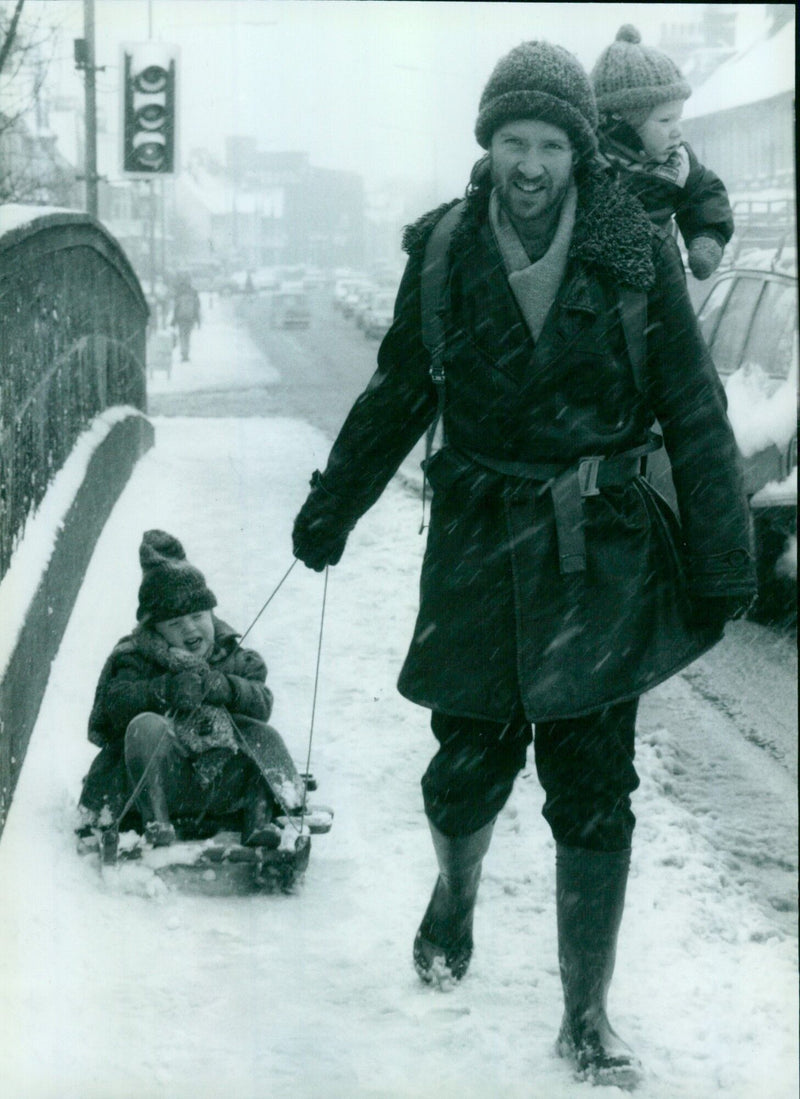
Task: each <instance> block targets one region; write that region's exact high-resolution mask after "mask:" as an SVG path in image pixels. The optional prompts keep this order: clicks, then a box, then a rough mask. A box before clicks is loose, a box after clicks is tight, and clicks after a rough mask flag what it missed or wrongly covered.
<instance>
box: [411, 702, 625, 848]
mask: <svg viewBox="0 0 800 1099" xmlns="http://www.w3.org/2000/svg"><path fill="white" fill-rule="evenodd" d="M638 702H639V700H638V699H632V700H631V701H629V702H620V703H617V704H616V705H614V706H607V707H605V708H604V709H602V710H597V711H596V712H595V713H592V714H589V715H588V716H586V717H576V718H569V719H567V720H564V721H545V722H540V723H538V724H537V725H536V727H535V737H534V734H533V731H532V728H531V725H530V723H529V722H528V721H526V719H525V718H524V717H517V718H512V719H511V720H509V721H508V722H507V723H506V724H505V725H501V724H497V723H495V722H492V721H479V720H477V719H475V718H468V717H452V716H450V715H448V714H441V713H435V712H434V713H433V714H432V715H431V728H432V729H433V733H434V736H435V737H436V739H437V740H438V741H439V750H438V752H437V753H436V755H435V756H434V757H433V759H432V760H431V762H430V764H429V766H428V769H427V771H426V772H425V774H424V775H423V777H422V795H423V800H424V804H425V812H426V814H427V816H428V818H429V819H430V820H431V822H432V823H433V824H434V825H435V826H436V827H437V828H438V829H439V831H440V832H443V833H444V834H445V835H449V836H463V835H469V834H470V833H472V832H477V831H478V829H479V828H482V827H483V826H484V825H485V824H488V823H489V821H490V820H493V819H494V817H496V816H497V814H498V813H499V812H500V810H501V809H502V808H503V806H504V805H505V803H506V801H507V800H508V797H509V795H510V794H511V789H512V787H513V785H514V780H515V778H516V776H517V775H518V774H519V772H520V771H521V770H522V768H523V767H524V766H525V760H526V755H527V749H528V745H529V744H530V743H531V742H533V744H534V752H535V759H536V771H537V774H538V776H539V781H540V783H541V785H542V787H543V789H544V793H545V802H544V807H543V809H542V813H543V815H544V817H545V819H546V820H547V822H548V824H549V825H550V829H551V831H552V833H553V837H554V839H555V840H556V842H557V843H560V844H564V845H565V846H567V847H583V848H587V849H589V850H594V851H623V850H626V849H627V848H629V847H630V845H631V837H632V835H633V829H634V824H635V817H634V815H633V812H632V810H631V800H630V795H631V794H632V793H633V791H634V790H635V789H636V788H637V786H638V785H639V778H638V776H637V774H636V770H635V768H634V765H633V757H634V733H635V726H636V710H637V707H638Z"/></svg>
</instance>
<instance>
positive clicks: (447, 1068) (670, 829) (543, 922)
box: [0, 318, 798, 1099]
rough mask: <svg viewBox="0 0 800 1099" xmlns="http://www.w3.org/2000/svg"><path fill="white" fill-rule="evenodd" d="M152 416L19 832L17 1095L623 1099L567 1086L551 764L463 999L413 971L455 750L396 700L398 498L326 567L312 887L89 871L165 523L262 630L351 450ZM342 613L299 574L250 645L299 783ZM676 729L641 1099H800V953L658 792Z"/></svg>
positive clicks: (410, 583)
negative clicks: (113, 731) (113, 723)
mask: <svg viewBox="0 0 800 1099" xmlns="http://www.w3.org/2000/svg"><path fill="white" fill-rule="evenodd" d="M207 323H209V324H210V323H211V322H210V319H208V320H207ZM220 323H222V318H220ZM226 323H228V322H226ZM250 350H251V351H252V352H253V354H254V355H255V354H257V353H256V352H255V350H254V349H253V348H252V347H251V348H250ZM254 362H255V359H254V360H252V362H250V366H249V367H248V369H251V368H253V369H254V366H253V363H254ZM262 365H263V364H262ZM225 369H226V370H228V369H229V368H228V367H227V366H226V367H225ZM176 384H177V381H176ZM154 425H155V429H156V445H155V448H154V449H153V450H152V451H151V452H150V453H149V454H147V455H146V456H145V457H144V458H143V459H142V460H141V462H140V463H139V465H138V466H137V468H136V470H135V471H134V474H133V477H132V479H131V481H130V483H129V485H128V487H127V488H126V490H125V492H124V493H123V495H122V497H121V499H120V501H119V503H118V504H117V506H116V508H115V509H114V512H113V514H112V516H111V518H110V520H109V522H108V524H107V526H106V529H105V531H104V532H103V535H102V537H101V539H100V541H99V543H98V546H97V549H96V551H95V554H94V556H93V559H92V562H91V565H90V568H89V571H88V574H87V577H86V581H85V584H84V586H83V589H82V592H81V595H80V597H79V599H78V602H77V603H76V606H75V610H74V612H73V615H72V618H71V621H70V624H69V627H68V630H67V632H66V634H65V637H64V640H63V643H62V645H61V649H60V652H59V656H58V658H57V659H56V661H55V662H54V664H53V667H52V673H51V677H50V683H49V687H48V691H47V695H46V697H45V700H44V703H43V706H42V709H41V712H40V715H39V720H38V723H37V726H36V728H35V730H34V734H33V737H32V740H31V745H30V748H29V751H28V756H27V759H26V762H25V765H24V768H23V771H22V776H21V779H20V782H19V786H18V788H17V792H16V795H15V799H14V803H13V806H12V809H11V813H10V816H9V819H8V823H7V825H6V829H5V832H4V834H3V837H2V841H0V883H2V884H0V952H1V953H0V982H2V989H3V994H2V1018H1V1019H0V1022H1V1023H2V1035H3V1041H2V1051H3V1056H2V1059H0V1093H2V1094H3V1095H5V1096H9V1097H10V1099H55V1097H58V1099H133V1097H136V1099H219V1097H222V1096H231V1097H233V1096H235V1097H236V1099H267V1097H269V1099H283V1097H289V1096H291V1097H292V1099H433V1097H436V1099H471V1097H476V1099H477V1097H481V1099H486V1097H487V1096H496V1095H497V1096H499V1095H502V1096H505V1097H507V1099H531V1097H542V1099H568V1097H570V1099H571V1097H578V1096H581V1095H586V1096H587V1099H588V1097H589V1096H592V1097H594V1096H596V1097H597V1099H600V1097H601V1096H603V1095H612V1094H621V1093H620V1092H618V1090H617V1089H613V1088H597V1089H590V1087H589V1086H588V1085H583V1084H578V1083H575V1082H573V1081H572V1080H571V1078H570V1075H569V1072H568V1069H567V1068H566V1066H565V1065H564V1064H563V1063H562V1062H560V1061H559V1060H558V1059H557V1058H556V1057H555V1055H554V1052H553V1041H554V1038H555V1034H556V1031H557V1028H558V1023H559V1018H560V983H559V977H558V966H557V960H556V935H555V906H554V851H553V843H552V840H551V838H550V836H549V832H548V829H547V826H546V824H545V822H544V820H543V819H542V818H541V816H540V807H541V801H542V795H541V791H540V788H539V785H538V782H537V779H536V775H535V770H534V768H533V760H532V755H531V759H530V766H529V767H528V769H527V771H526V772H525V773H524V774H523V775H522V776H521V777H520V779H519V781H518V782H517V785H516V788H515V791H514V793H513V796H512V798H511V800H510V802H509V804H508V806H507V807H506V809H505V810H504V812H503V813H502V815H501V818H500V820H499V822H498V827H497V830H496V836H495V840H494V843H493V846H492V849H491V850H490V852H489V855H488V857H487V859H486V863H485V875H484V883H483V886H482V890H481V895H480V898H479V903H478V908H477V913H476V944H477V945H476V953H475V958H474V961H473V965H472V968H471V970H470V973H469V975H468V977H467V979H466V980H465V981H464V983H463V984H462V985H461V986H460V987H459V988H458V989H456V990H455V991H453V992H452V993H451V994H449V995H443V994H438V993H435V992H432V991H431V990H429V989H427V988H425V987H423V986H422V985H421V984H420V983H419V981H418V979H417V977H416V976H415V974H414V972H413V969H412V967H411V960H410V955H411V942H412V939H413V935H414V931H415V929H416V926H417V923H418V921H419V918H420V916H421V914H422V911H423V909H424V907H425V904H426V903H427V899H428V895H429V892H430V889H431V886H432V884H433V880H434V877H435V869H434V859H433V853H432V849H431V845H430V840H429V837H428V834H427V827H426V823H425V818H424V814H423V810H422V800H421V794H420V790H419V777H420V775H421V774H422V772H423V770H424V768H425V766H426V765H427V761H428V759H429V757H430V755H431V753H432V749H433V739H432V736H431V734H430V733H429V730H428V725H427V713H426V712H425V711H422V710H419V709H417V708H416V707H414V706H411V705H410V704H408V703H406V702H405V701H404V700H402V699H401V698H400V697H399V696H398V695H397V693H396V690H395V686H394V684H395V679H396V675H397V672H398V671H399V668H400V663H401V661H402V657H403V654H404V652H405V647H406V644H407V642H408V639H409V637H410V633H411V629H412V625H413V621H414V614H415V609H416V596H417V579H418V572H419V566H420V562H421V558H422V552H423V542H424V539H422V538H420V537H419V536H418V534H417V530H418V526H419V517H420V511H419V501H418V500H417V499H415V498H414V497H413V496H412V495H411V494H410V493H409V492H408V491H407V490H405V489H404V488H403V486H402V485H401V484H399V483H397V484H393V485H391V486H389V489H388V490H387V492H386V493H385V495H384V496H383V498H382V499H381V500H380V501H379V502H378V504H377V505H376V506H375V508H373V509H372V511H371V512H370V513H369V514H368V515H367V516H366V517H365V518H364V519H363V520H362V522H361V523H360V524H359V526H358V527H357V528H356V530H355V532H354V533H353V534H352V535H351V538H350V542H349V544H348V548H347V550H346V552H345V555H344V558H343V559H342V562H341V564H340V565H339V566H337V567H336V568H335V569H333V570H331V573H330V579H329V586H328V601H327V611H326V618H325V630H324V638H323V659H322V671H321V678H320V686H319V699H318V704H317V712H316V717H315V731H314V742H313V745H312V770H313V771H314V773H315V775H316V776H317V779H318V782H319V791H318V793H317V794H316V795H315V797H316V798H317V799H318V801H319V802H320V803H324V804H329V805H332V806H333V807H334V808H335V810H336V819H335V822H334V827H333V830H332V831H331V832H330V833H329V834H328V835H327V836H320V837H315V838H314V839H313V842H312V854H311V864H310V867H309V870H308V873H307V875H306V878H305V881H304V882H303V884H302V885H301V887H300V888H299V889H298V891H297V893H296V894H295V895H292V896H283V895H277V896H263V897H246V898H242V897H238V898H201V897H191V896H187V895H181V894H176V893H166V892H163V891H159V890H157V889H155V888H153V889H152V890H148V889H147V888H143V887H141V884H140V886H139V887H137V889H134V890H132V891H128V890H127V888H126V886H125V882H124V880H122V879H118V878H117V877H116V875H115V874H114V873H113V872H112V873H110V874H108V875H107V876H106V878H105V879H103V878H102V877H101V875H100V873H99V871H98V868H97V866H96V865H95V864H93V863H92V862H91V861H89V860H87V859H81V858H79V857H78V856H77V855H76V853H75V844H74V839H73V834H72V828H73V825H74V809H75V803H76V800H77V797H78V794H79V791H80V783H81V778H82V776H83V775H84V773H85V771H86V769H87V767H88V764H89V761H90V760H91V758H92V756H93V754H94V749H92V747H91V746H90V745H89V744H88V741H87V740H86V733H85V730H86V720H87V716H88V713H89V708H90V705H91V700H92V695H93V691H94V686H95V683H96V680H97V676H98V673H99V670H100V667H101V665H102V662H103V660H104V658H105V656H106V655H107V653H108V652H109V650H110V649H111V647H112V646H113V644H114V642H115V641H116V640H117V639H118V638H119V637H120V636H121V635H122V634H124V633H126V632H127V631H128V630H129V629H130V627H131V626H132V625H133V623H134V617H135V609H136V592H137V588H138V584H139V580H140V572H139V565H138V559H137V550H138V545H139V540H140V538H141V534H142V531H143V530H145V529H147V528H150V527H162V528H164V529H166V530H168V531H171V532H172V533H174V534H176V535H178V536H179V537H180V538H181V540H182V541H183V543H184V545H185V547H186V549H187V553H188V555H189V558H190V560H191V561H192V562H193V563H195V564H197V565H198V566H199V567H200V568H201V569H202V570H203V572H204V573H205V575H206V577H207V579H208V582H209V585H210V586H211V587H212V589H213V590H214V591H215V592H216V595H217V597H218V600H219V608H218V610H219V613H220V614H221V616H222V617H223V618H225V619H226V620H227V621H229V622H231V623H232V624H233V625H235V626H236V627H237V628H239V629H245V628H246V627H247V626H248V625H249V624H250V622H251V621H252V619H253V618H254V617H255V615H256V614H257V612H258V610H259V608H260V607H261V606H262V604H263V603H264V600H265V599H266V598H267V596H268V595H269V594H270V592H271V591H272V590H273V588H274V587H275V585H276V584H277V583H278V581H279V580H280V578H281V577H282V576H283V575H284V573H285V572H286V570H287V568H288V567H289V565H290V564H291V562H292V556H291V536H290V534H291V525H292V520H293V517H294V515H295V513H296V511H297V509H298V507H299V506H300V504H301V502H302V500H303V499H304V496H305V493H306V488H307V482H308V477H309V474H310V472H311V471H312V470H313V469H314V468H315V467H316V466H318V465H320V464H321V463H323V462H324V460H325V457H326V454H327V450H328V447H329V440H328V439H326V438H325V437H323V436H322V435H321V434H320V433H319V432H317V431H316V430H315V429H313V428H311V427H309V426H308V425H306V424H303V423H300V422H297V421H291V420H286V419H280V418H270V419H259V418H248V419H241V420H232V419H224V418H215V419H208V420H202V421H201V420H189V419H174V418H169V419H167V418H157V419H155V421H154ZM24 549H25V547H24V544H23V546H22V547H21V550H20V552H24ZM322 593H323V578H322V577H321V576H319V575H317V574H314V573H311V572H309V571H308V570H306V569H305V568H303V567H302V566H301V565H298V566H297V567H296V568H294V569H293V571H292V572H291V574H290V575H289V577H288V578H287V580H286V582H285V584H284V585H283V587H282V588H281V590H280V591H279V592H278V594H277V595H276V596H275V599H274V600H273V602H272V603H271V604H270V606H269V607H268V609H267V611H266V612H265V613H264V615H263V617H262V618H260V619H259V621H258V623H257V624H256V625H255V627H254V628H253V631H252V633H251V634H250V636H249V637H248V641H247V644H251V645H252V646H253V647H254V648H256V649H258V650H259V651H260V652H261V653H262V654H263V655H264V656H265V658H266V660H267V663H268V665H269V668H270V677H269V682H270V684H271V686H272V688H273V690H274V692H275V696H276V705H275V712H274V715H273V720H274V724H275V725H276V726H277V727H278V728H279V729H280V730H281V731H282V732H283V734H284V737H285V738H286V740H287V742H288V743H289V745H290V747H291V748H292V750H293V751H294V753H295V755H296V758H297V759H298V761H300V762H303V763H304V762H305V754H306V751H307V747H308V743H307V742H308V731H309V723H310V716H311V699H312V689H313V682H314V665H315V656H316V646H317V639H318V631H319V621H320V610H321V602H322ZM665 690H666V691H667V692H668V691H669V685H667V686H666V688H665ZM662 697H667V698H669V694H668V693H667V695H666V696H662ZM662 712H668V707H667V709H666V710H664V708H661V709H659V708H658V707H654V708H648V706H647V705H645V706H644V707H643V715H642V722H641V733H640V741H639V752H638V768H639V772H640V775H641V779H642V785H641V789H640V790H639V791H638V792H637V794H636V797H635V809H636V813H637V817H638V820H639V828H638V832H637V837H636V840H635V848H634V857H633V866H632V876H631V881H630V885H629V893H628V904H627V908H626V913H625V919H624V922H623V928H622V934H621V940H620V949H619V956H618V964H617V976H616V978H615V982H614V985H613V988H612V993H611V1004H610V1007H611V1012H612V1018H613V1020H614V1021H615V1023H616V1024H617V1026H618V1028H619V1030H620V1031H621V1033H622V1034H623V1035H624V1036H625V1037H626V1038H627V1039H628V1040H629V1041H630V1042H631V1043H632V1044H633V1045H634V1046H635V1048H636V1049H637V1052H639V1053H640V1055H641V1056H642V1059H643V1061H644V1062H645V1064H646V1065H647V1066H648V1068H649V1070H650V1076H649V1078H648V1080H647V1082H646V1083H645V1084H644V1085H643V1087H642V1088H641V1090H640V1092H639V1093H638V1094H639V1095H640V1096H641V1097H642V1099H708V1097H710V1096H714V1095H720V1096H722V1095H724V1096H725V1097H726V1099H761V1097H764V1099H790V1097H791V1099H793V1097H794V1096H795V1095H796V1094H797V1089H798V1076H797V1022H798V1020H797V996H796V980H797V949H796V947H797V943H796V939H794V938H793V937H791V936H788V935H787V934H786V933H785V932H784V931H782V930H781V928H780V926H779V924H778V923H777V922H776V921H773V920H771V919H770V916H769V914H768V911H767V909H766V908H762V907H759V906H757V905H756V904H755V903H754V902H753V901H752V900H751V899H750V897H749V895H748V893H747V892H746V891H745V889H744V888H742V887H740V886H739V885H738V884H737V883H735V882H732V881H731V880H730V877H729V876H727V875H726V873H725V871H724V868H723V866H722V864H721V860H720V856H719V852H717V851H716V850H715V849H714V848H713V847H711V846H710V845H709V844H708V843H707V842H706V841H705V840H704V839H703V837H702V835H701V834H700V833H699V832H698V830H697V828H696V827H694V821H693V819H692V817H691V816H690V814H689V813H688V812H687V811H686V810H684V809H681V808H680V807H678V806H676V805H675V804H674V803H673V802H672V801H671V800H669V799H668V798H667V797H666V796H665V795H664V789H665V787H666V785H667V781H668V780H669V779H670V778H671V777H672V776H671V775H670V773H669V771H668V768H669V766H670V760H671V758H672V756H671V751H670V731H669V729H668V728H665V727H664V726H663V725H662V724H661V723H660V721H659V719H658V714H660V713H662ZM150 884H151V885H153V886H155V885H156V884H157V883H156V882H155V881H154V882H151V883H150Z"/></svg>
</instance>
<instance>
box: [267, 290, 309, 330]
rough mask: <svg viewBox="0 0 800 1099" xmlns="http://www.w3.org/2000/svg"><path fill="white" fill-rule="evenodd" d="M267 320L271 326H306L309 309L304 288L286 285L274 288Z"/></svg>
mask: <svg viewBox="0 0 800 1099" xmlns="http://www.w3.org/2000/svg"><path fill="white" fill-rule="evenodd" d="M269 322H270V326H271V327H272V328H308V326H309V325H310V324H311V309H310V308H309V304H308V294H307V293H306V292H305V290H304V289H303V288H302V287H286V286H284V287H283V288H282V289H281V290H276V291H275V292H274V293H273V294H272V296H271V299H270V315H269Z"/></svg>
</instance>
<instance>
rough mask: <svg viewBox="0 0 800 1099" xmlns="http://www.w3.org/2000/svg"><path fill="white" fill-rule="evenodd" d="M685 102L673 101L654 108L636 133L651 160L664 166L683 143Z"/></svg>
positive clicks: (680, 100)
mask: <svg viewBox="0 0 800 1099" xmlns="http://www.w3.org/2000/svg"><path fill="white" fill-rule="evenodd" d="M682 114H683V100H682V99H673V100H671V101H670V102H669V103H661V104H660V105H659V106H658V107H654V108H653V109H652V111H651V112H650V114H649V115H648V116H647V119H646V121H645V122H643V123H642V125H641V126H638V127H637V129H636V132H637V133H638V135H639V137H640V138H641V141H642V145H644V151H645V152H646V153H647V155H648V157H649V158H650V159H651V160H657V161H658V162H659V163H660V164H663V163H664V161H665V160H667V158H668V157H669V155H670V154H671V153H673V152H674V151H675V149H677V147H678V145H680V142H681V115H682Z"/></svg>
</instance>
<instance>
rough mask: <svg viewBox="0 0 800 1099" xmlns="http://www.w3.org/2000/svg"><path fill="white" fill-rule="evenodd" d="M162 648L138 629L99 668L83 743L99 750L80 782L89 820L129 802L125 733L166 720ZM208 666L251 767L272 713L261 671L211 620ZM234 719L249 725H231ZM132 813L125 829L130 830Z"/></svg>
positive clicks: (115, 812) (251, 654) (255, 658)
mask: <svg viewBox="0 0 800 1099" xmlns="http://www.w3.org/2000/svg"><path fill="white" fill-rule="evenodd" d="M165 648H166V647H165V646H163V645H159V644H155V643H153V640H152V638H151V635H150V631H149V630H148V629H147V628H146V627H139V628H138V629H136V630H134V631H133V632H132V633H131V634H129V635H127V636H126V637H123V638H122V639H121V640H120V641H118V642H117V644H116V645H115V646H114V649H113V651H112V652H111V655H110V656H109V657H108V659H107V660H106V662H105V665H104V666H103V669H102V671H101V673H100V677H99V680H98V683H97V687H96V690H95V697H94V703H93V705H92V711H91V714H90V715H89V730H88V731H89V740H90V741H91V743H92V744H96V745H97V746H98V747H99V748H100V752H99V753H98V754H97V755H96V756H95V758H94V759H93V760H92V765H91V767H90V768H89V773H88V774H87V776H86V778H85V779H84V783H83V790H82V793H81V798H80V804H81V806H83V808H84V809H86V810H88V811H89V812H90V813H92V814H99V813H100V812H101V811H102V810H103V808H104V807H107V808H108V811H109V812H110V814H111V815H112V817H113V819H115V820H116V819H117V818H118V816H119V814H120V813H121V812H122V810H123V809H124V807H125V805H126V802H127V801H128V799H129V798H130V795H131V792H132V787H131V783H130V780H129V778H128V771H127V768H126V766H125V758H124V743H125V730H126V729H127V727H128V725H129V723H130V722H131V721H132V720H133V718H134V717H136V716H137V715H138V714H142V713H156V714H166V712H167V709H168V706H167V702H166V699H165V691H166V682H167V679H168V677H169V675H170V673H171V669H170V668H169V666H168V664H167V663H165V662H164V659H163V658H162V656H161V655H160V654H162V652H163V650H164V649H165ZM208 664H209V665H210V666H211V667H212V668H213V669H214V670H215V671H220V672H223V673H224V674H225V675H226V677H227V679H228V683H229V685H230V686H231V688H232V692H233V697H232V700H231V703H230V706H229V707H227V709H228V710H229V712H230V715H231V717H232V718H233V721H234V723H235V724H236V725H237V728H238V729H239V732H240V733H241V734H242V744H241V747H242V750H243V751H244V752H245V753H246V754H247V755H249V756H250V758H251V759H252V760H253V762H254V763H255V764H256V766H259V763H261V766H262V768H263V767H265V766H267V765H268V763H269V761H268V760H266V759H261V760H260V756H261V755H262V754H263V751H264V749H263V746H262V745H261V743H260V742H261V737H260V736H259V732H260V728H261V727H262V726H263V725H265V724H266V722H267V721H268V720H269V716H270V714H271V712H272V691H271V690H270V689H269V687H267V685H266V679H267V666H266V664H265V663H264V661H263V660H262V658H261V657H260V656H259V654H258V653H257V652H255V651H254V650H252V649H242V648H239V647H238V634H236V633H235V631H234V630H232V629H231V627H230V626H228V625H227V624H226V623H225V622H223V621H222V620H221V619H219V618H217V617H216V616H214V649H213V651H212V653H211V655H210V657H209V658H208ZM237 718H245V719H249V720H245V721H241V720H240V721H237ZM137 823H138V814H137V811H136V809H135V807H133V808H132V809H131V811H130V812H129V814H128V815H127V816H126V820H125V824H126V825H127V826H135V825H136V824H137Z"/></svg>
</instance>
